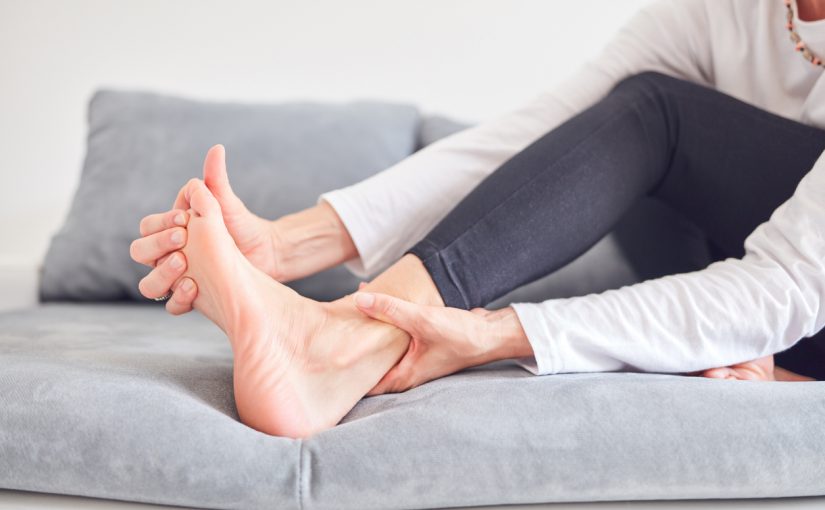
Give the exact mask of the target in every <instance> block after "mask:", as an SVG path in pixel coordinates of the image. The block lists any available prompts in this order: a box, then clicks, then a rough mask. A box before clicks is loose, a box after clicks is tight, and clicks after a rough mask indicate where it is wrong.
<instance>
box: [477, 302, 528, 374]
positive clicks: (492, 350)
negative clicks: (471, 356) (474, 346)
mask: <svg viewBox="0 0 825 510" xmlns="http://www.w3.org/2000/svg"><path fill="white" fill-rule="evenodd" d="M484 321H485V330H486V333H485V334H484V335H483V337H484V338H485V342H484V343H485V348H484V358H485V360H486V361H485V363H490V362H492V361H498V360H503V359H512V358H523V357H529V356H533V347H532V346H531V345H530V341H529V340H528V338H527V333H525V331H524V328H523V327H522V326H521V321H519V318H518V315H517V314H516V311H515V310H514V309H513V308H512V307H509V306H508V307H506V308H502V309H500V310H496V311H494V312H490V313H489V314H487V315H486V316H484Z"/></svg>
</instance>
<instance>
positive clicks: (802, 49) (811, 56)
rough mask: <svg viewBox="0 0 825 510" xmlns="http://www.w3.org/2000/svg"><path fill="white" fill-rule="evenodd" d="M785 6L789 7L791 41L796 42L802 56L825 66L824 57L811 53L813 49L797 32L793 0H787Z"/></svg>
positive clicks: (797, 49)
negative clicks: (809, 47)
mask: <svg viewBox="0 0 825 510" xmlns="http://www.w3.org/2000/svg"><path fill="white" fill-rule="evenodd" d="M785 6H786V7H787V8H788V24H787V25H786V26H787V28H788V32H790V33H791V41H793V42H794V43H796V51H799V52H801V53H802V57H804V58H805V60H807V61H808V62H810V63H811V64H813V65H815V66H819V67H825V65H823V64H822V59H820V58H819V57H817V56H816V55H814V54H813V53H811V50H809V49H808V47H807V46H806V45H805V41H803V40H802V38H801V37H799V34H797V33H796V29H795V28H794V26H793V0H785Z"/></svg>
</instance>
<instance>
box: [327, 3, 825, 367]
mask: <svg viewBox="0 0 825 510" xmlns="http://www.w3.org/2000/svg"><path fill="white" fill-rule="evenodd" d="M797 12H798V11H797ZM785 17H786V7H785V5H784V3H783V1H782V0H660V1H658V2H655V3H653V4H651V5H649V6H648V7H646V8H644V9H642V10H641V11H640V12H639V13H638V14H637V15H636V16H635V17H634V18H633V19H632V20H631V21H630V22H629V23H628V24H627V25H626V26H625V27H624V28H622V29H621V30H620V31H619V32H618V33H617V34H616V36H615V37H614V38H613V40H612V42H611V43H610V44H608V45H607V46H606V47H605V49H604V50H603V52H602V53H601V55H600V56H598V57H597V58H596V59H594V60H593V61H591V62H589V63H587V64H585V65H584V66H583V67H582V68H581V69H580V70H579V71H578V72H577V73H575V74H574V75H573V76H572V77H571V78H570V79H568V80H566V81H565V82H563V83H562V84H561V85H560V86H558V87H556V88H554V89H553V90H550V91H548V92H546V93H544V94H542V95H540V96H539V97H538V98H536V99H535V100H534V101H532V102H531V103H529V104H527V105H525V106H524V107H523V108H521V109H518V110H516V111H514V112H512V113H509V114H506V115H503V116H501V117H498V118H495V119H493V120H490V121H488V122H485V123H483V124H481V125H479V126H477V127H474V128H471V129H467V130H465V131H462V132H460V133H457V134H455V135H453V136H451V137H448V138H446V139H444V140H442V141H440V142H438V143H435V144H433V145H432V146H430V147H428V148H426V149H424V150H422V151H420V152H418V153H416V154H414V155H412V156H411V157H409V158H407V159H405V160H403V161H401V162H400V163H398V164H396V165H395V166H393V167H391V168H389V169H387V170H385V171H383V172H381V173H379V174H377V175H375V176H373V177H371V178H369V179H367V180H365V181H363V182H360V183H358V184H355V185H353V186H349V187H347V188H343V189H340V190H336V191H332V192H329V193H326V194H324V195H322V197H321V199H322V200H326V201H327V202H328V203H329V204H330V205H332V207H333V208H334V209H335V210H336V212H337V213H338V214H339V215H340V217H341V219H342V220H343V222H344V224H345V225H346V227H347V229H348V230H349V233H350V235H351V236H352V239H353V241H354V243H355V246H356V247H357V249H358V252H359V255H360V257H359V258H358V259H357V260H355V261H352V262H350V263H349V264H348V267H349V268H350V269H351V270H352V271H353V272H355V273H356V274H358V275H361V276H366V275H369V274H373V273H375V272H377V271H379V270H381V269H383V268H385V267H387V266H388V265H389V264H391V263H392V262H394V261H395V260H397V259H398V258H399V257H400V256H401V255H402V254H403V253H404V252H405V251H406V250H407V249H409V248H410V247H411V246H412V245H413V244H414V243H415V242H416V241H417V240H419V239H421V238H422V237H423V236H424V235H425V234H426V233H427V232H429V231H430V230H431V229H432V228H433V227H434V226H435V225H436V224H437V223H438V222H439V221H440V220H441V219H442V218H443V217H444V216H445V215H446V214H447V213H448V212H449V211H450V210H451V209H452V208H453V207H454V206H455V205H456V204H457V203H458V202H459V201H460V200H461V199H462V198H463V197H464V196H465V195H467V194H468V193H469V192H470V190H472V189H473V188H474V187H475V186H476V185H477V184H478V183H479V182H480V181H481V180H482V179H484V178H485V177H486V176H487V175H489V174H490V173H492V172H493V171H494V170H495V169H496V168H498V167H499V166H500V165H501V164H502V163H504V162H505V161H506V160H507V159H509V158H510V157H512V156H513V155H514V154H516V153H517V152H519V151H520V150H522V149H524V148H525V147H526V146H527V145H529V144H530V143H531V142H533V141H534V140H536V139H537V138H539V137H540V136H541V135H543V134H544V133H546V132H547V131H549V130H551V129H553V128H555V127H556V126H558V125H559V124H561V123H563V122H564V121H566V120H567V119H569V118H570V117H571V116H573V115H575V114H577V113H578V112H580V111H582V110H584V109H586V108H587V107H589V106H590V105H592V104H593V103H595V102H596V101H598V100H599V99H601V98H602V97H604V96H605V95H606V94H607V92H608V91H609V90H610V89H611V88H612V87H613V86H614V85H615V84H616V83H617V82H619V81H620V80H622V79H623V78H625V77H627V76H630V75H633V74H636V73H639V72H642V71H648V70H652V71H659V72H662V73H665V74H669V75H671V76H675V77H678V78H683V79H687V80H690V81H693V82H697V83H700V84H704V85H707V86H710V87H713V88H716V89H717V90H720V91H722V92H724V93H727V94H729V95H731V96H734V97H736V98H739V99H741V100H743V101H746V102H748V103H751V104H753V105H756V106H758V107H760V108H762V109H764V110H767V111H770V112H773V113H776V114H778V115H782V116H784V117H787V118H790V119H794V120H797V121H800V122H803V123H806V124H810V125H814V126H817V127H820V128H823V127H825V73H823V69H822V68H821V67H815V66H812V65H811V64H810V63H809V62H808V61H806V60H804V59H803V58H802V57H801V56H800V55H799V54H798V53H797V52H796V51H795V50H794V46H793V43H792V42H791V41H790V40H789V38H788V30H787V28H786V26H785V24H786V19H785ZM795 25H796V27H797V31H798V33H799V34H800V36H801V37H802V39H803V40H804V41H805V42H806V43H807V45H808V47H809V48H810V49H811V50H812V51H813V52H814V53H815V54H817V55H819V56H821V57H825V20H823V21H816V22H804V21H799V20H798V19H796V20H795ZM823 204H825V155H823V156H822V157H820V159H819V161H818V162H817V163H816V165H815V166H814V168H813V169H812V170H811V171H810V172H809V173H808V174H807V176H806V177H805V178H804V179H803V180H802V181H801V182H800V184H799V187H798V188H797V190H796V192H795V194H794V195H793V197H792V198H790V199H789V200H788V201H787V202H786V203H785V204H783V205H782V206H781V207H779V208H778V209H777V210H776V211H775V212H774V214H773V215H772V216H771V218H770V220H769V221H768V222H766V223H764V224H762V225H760V226H759V227H758V228H757V229H756V230H755V231H754V232H753V233H752V234H751V235H750V236H749V237H748V238H747V240H746V241H745V250H746V255H745V256H744V257H743V258H742V259H728V260H725V261H722V262H717V263H714V264H712V265H710V266H709V267H708V268H706V269H704V270H702V271H697V272H693V273H688V274H680V275H673V276H668V277H665V278H661V279H657V280H651V281H647V282H644V283H640V284H637V285H632V286H627V287H623V288H621V289H617V290H611V291H607V292H605V293H602V294H592V295H588V296H582V297H575V298H570V299H558V300H549V301H545V302H543V303H533V304H531V303H520V304H514V305H513V306H514V308H515V310H516V313H517V314H518V317H519V320H520V321H521V324H522V326H523V327H524V330H525V332H526V333H527V336H528V339H529V341H530V343H531V345H532V347H533V351H534V354H535V359H534V360H533V359H530V360H523V366H525V368H528V369H529V370H531V371H533V372H534V373H537V374H551V373H560V372H591V371H609V370H643V371H657V372H683V371H693V370H699V369H704V368H708V367H714V366H724V365H728V364H731V363H737V362H742V361H746V360H750V359H754V358H758V357H761V356H764V355H767V354H771V353H776V352H780V351H782V350H784V349H786V348H788V347H790V346H791V345H793V344H794V343H796V342H797V341H799V340H800V339H801V338H803V337H805V336H810V335H812V334H814V333H816V332H817V331H819V330H820V329H821V328H822V327H823V325H825V311H824V309H823V299H825V205H823Z"/></svg>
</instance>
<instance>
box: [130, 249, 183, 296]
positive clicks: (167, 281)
mask: <svg viewBox="0 0 825 510" xmlns="http://www.w3.org/2000/svg"><path fill="white" fill-rule="evenodd" d="M184 271H186V257H184V255H183V253H180V252H178V253H173V254H172V255H171V256H169V258H168V259H166V261H165V262H164V263H163V264H161V265H159V266H158V267H156V268H154V269H152V271H151V272H150V273H149V274H148V275H146V276H145V277H144V278H143V279H142V280H140V283H138V289H139V290H140V293H141V294H143V295H144V296H145V297H147V298H149V299H154V298H159V297H161V296H165V295H166V294H167V293H169V290H170V289H171V288H172V285H173V284H174V283H175V282H176V281H177V279H178V278H180V277H181V275H183V273H184Z"/></svg>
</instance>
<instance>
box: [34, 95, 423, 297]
mask: <svg viewBox="0 0 825 510" xmlns="http://www.w3.org/2000/svg"><path fill="white" fill-rule="evenodd" d="M418 123H419V116H418V112H417V110H416V109H415V108H414V107H412V106H406V105H394V104H384V103H366V102H365V103H352V104H344V105H330V104H326V105H322V104H280V105H260V104H258V105H255V104H216V103H202V102H197V101H189V100H185V99H178V98H173V97H166V96H160V95H156V94H148V93H137V92H115V91H103V92H99V93H97V94H96V95H95V96H94V98H93V99H92V101H91V104H90V107H89V137H88V149H87V154H86V161H85V164H84V167H83V172H82V175H81V179H80V184H79V186H78V189H77V193H76V194H75V197H74V201H73V203H72V206H71V210H70V212H69V216H68V218H67V219H66V223H65V224H64V226H63V227H62V228H61V229H60V231H59V232H58V233H57V234H56V235H55V236H54V238H53V240H52V243H51V246H50V248H49V251H48V254H47V256H46V259H45V262H44V265H43V275H42V280H41V287H40V295H41V298H42V300H45V301H52V300H84V301H106V300H113V299H128V298H131V299H137V300H142V299H143V298H142V297H141V296H140V294H139V292H138V290H137V283H138V281H139V280H140V278H142V277H143V276H144V275H145V274H146V273H147V272H148V269H147V268H144V267H141V266H140V265H138V264H136V263H134V262H132V261H131V260H130V259H129V244H130V242H131V241H132V239H134V237H136V236H137V235H138V231H137V228H138V222H139V220H140V218H141V217H143V216H144V215H146V214H149V213H153V212H160V211H165V210H168V209H169V208H170V207H171V205H172V203H173V202H174V199H175V196H176V195H177V191H178V190H179V189H180V187H181V186H183V185H184V184H185V183H186V181H187V180H188V179H189V178H191V177H200V176H201V175H202V162H203V157H204V155H205V154H206V150H207V149H208V148H209V147H210V146H211V145H213V144H215V143H223V144H224V145H226V147H227V159H228V164H229V172H230V180H231V182H232V184H233V187H234V189H235V191H236V193H237V194H238V195H239V196H240V197H241V198H242V199H243V200H244V202H245V203H246V204H247V206H248V207H249V208H250V210H252V211H253V212H254V213H256V214H259V215H261V216H263V217H265V218H270V219H271V218H277V217H279V216H282V215H284V214H287V213H291V212H295V211H298V210H300V209H303V208H305V207H308V206H310V205H313V204H314V203H315V201H316V200H317V198H318V195H320V194H321V193H322V192H324V191H327V190H329V189H334V188H338V187H342V186H345V185H348V184H352V183H354V182H357V181H359V180H362V179H364V178H365V177H367V176H369V175H371V174H373V173H375V172H377V171H379V170H383V169H384V168H386V167H388V166H390V165H392V164H393V163H395V162H397V161H399V160H401V159H403V158H404V157H406V156H407V155H409V154H410V153H411V152H412V151H413V150H414V149H415V147H416V141H417V137H418V132H417V127H418ZM356 286H357V280H356V279H355V278H354V277H353V276H352V275H350V274H349V273H348V272H347V271H346V270H345V269H343V268H336V269H332V270H330V271H329V272H327V273H324V274H322V275H317V276H314V277H310V278H307V279H305V280H302V281H299V282H295V283H294V284H293V287H294V288H295V289H296V290H298V291H299V292H300V293H302V294H304V295H307V296H310V297H313V298H316V299H324V300H327V299H333V298H336V297H340V296H341V295H344V294H346V293H348V292H351V291H352V290H353V289H354V288H355V287H356Z"/></svg>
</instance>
